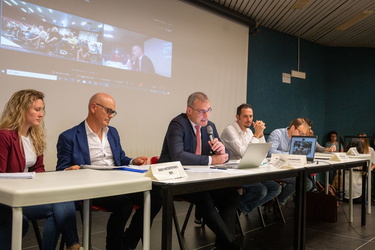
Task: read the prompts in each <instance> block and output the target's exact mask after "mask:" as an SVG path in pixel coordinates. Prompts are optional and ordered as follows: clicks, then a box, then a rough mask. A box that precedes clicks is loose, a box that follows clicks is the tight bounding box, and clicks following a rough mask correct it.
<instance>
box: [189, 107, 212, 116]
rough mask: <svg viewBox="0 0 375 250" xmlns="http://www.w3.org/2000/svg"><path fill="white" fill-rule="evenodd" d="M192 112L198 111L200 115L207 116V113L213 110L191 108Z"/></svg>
mask: <svg viewBox="0 0 375 250" xmlns="http://www.w3.org/2000/svg"><path fill="white" fill-rule="evenodd" d="M190 108H191V109H192V110H195V111H197V112H198V113H199V114H200V115H205V114H206V113H209V112H211V111H212V108H208V109H207V110H205V109H195V108H193V107H190Z"/></svg>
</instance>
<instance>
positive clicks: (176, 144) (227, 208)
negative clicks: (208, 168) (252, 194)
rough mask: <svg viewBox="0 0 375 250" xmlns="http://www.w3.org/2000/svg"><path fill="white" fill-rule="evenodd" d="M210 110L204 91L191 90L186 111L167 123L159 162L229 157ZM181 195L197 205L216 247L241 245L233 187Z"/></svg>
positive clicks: (222, 160) (187, 162)
mask: <svg viewBox="0 0 375 250" xmlns="http://www.w3.org/2000/svg"><path fill="white" fill-rule="evenodd" d="M211 111H212V108H211V106H210V101H209V99H208V97H207V95H206V94H204V93H202V92H195V93H193V94H191V95H190V96H189V98H188V100H187V107H186V113H182V114H180V115H178V116H176V117H175V118H173V119H172V121H171V122H170V123H169V126H168V130H167V133H166V135H165V138H164V143H163V148H162V151H161V154H160V158H159V162H170V161H180V162H181V164H182V165H216V164H222V163H225V162H226V161H228V159H229V153H228V151H227V150H226V149H225V146H224V144H223V143H222V142H221V141H220V139H219V135H218V133H217V130H216V127H215V124H214V123H213V122H211V121H209V116H210V113H211ZM211 130H212V131H211ZM213 152H215V154H214V153H213ZM183 198H184V199H186V200H188V201H189V202H192V203H194V204H195V205H196V207H197V209H198V210H199V211H200V213H201V215H202V218H203V220H204V222H205V223H206V225H207V226H208V227H209V228H210V229H211V230H212V231H213V232H214V233H215V235H216V241H215V246H216V249H218V250H219V249H233V250H236V249H242V248H240V246H239V244H238V243H237V241H236V238H235V221H236V211H237V208H238V203H239V194H238V192H237V190H236V189H235V188H224V189H219V190H211V191H202V192H197V193H192V194H186V195H183Z"/></svg>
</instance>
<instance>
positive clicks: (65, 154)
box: [56, 93, 162, 250]
mask: <svg viewBox="0 0 375 250" xmlns="http://www.w3.org/2000/svg"><path fill="white" fill-rule="evenodd" d="M116 114H117V112H116V103H115V100H114V99H113V98H112V97H111V96H110V95H108V94H105V93H97V94H95V95H94V96H92V97H91V99H90V101H89V104H88V115H87V118H86V120H85V121H83V122H82V123H80V124H79V125H77V126H75V127H73V128H71V129H69V130H67V131H65V132H63V133H62V134H60V136H59V139H58V142H57V158H58V159H57V166H56V169H57V170H77V169H79V168H80V165H99V166H124V165H130V164H132V165H144V164H146V163H147V162H148V157H146V156H140V157H137V158H130V157H128V156H126V155H125V152H124V150H123V149H122V147H121V143H120V136H119V134H118V132H117V130H116V129H115V128H114V127H111V126H109V123H110V121H111V119H112V118H114V117H115V116H116ZM92 203H93V205H95V206H100V207H103V208H105V209H106V210H108V211H110V212H111V215H110V217H109V219H108V223H107V239H106V249H107V250H128V249H135V248H136V247H137V244H138V242H139V240H140V239H141V237H142V232H143V194H142V193H135V194H128V195H118V196H111V197H104V198H98V199H94V200H93V201H92ZM161 204H162V203H161V197H159V196H157V195H154V194H153V193H152V192H151V220H153V219H154V217H155V216H156V214H157V213H158V212H159V210H160V208H161ZM134 205H138V206H139V207H140V209H137V211H136V213H135V214H134V216H133V219H132V221H131V223H130V226H129V227H128V228H127V229H126V231H125V232H124V228H125V225H126V222H127V220H128V219H129V217H130V215H131V213H132V211H133V206H134Z"/></svg>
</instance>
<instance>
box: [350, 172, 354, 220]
mask: <svg viewBox="0 0 375 250" xmlns="http://www.w3.org/2000/svg"><path fill="white" fill-rule="evenodd" d="M353 221H354V219H353V168H350V169H349V222H350V223H352V222H353Z"/></svg>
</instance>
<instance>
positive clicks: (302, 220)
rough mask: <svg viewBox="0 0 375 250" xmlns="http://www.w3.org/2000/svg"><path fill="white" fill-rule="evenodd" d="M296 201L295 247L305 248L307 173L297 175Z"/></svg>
mask: <svg viewBox="0 0 375 250" xmlns="http://www.w3.org/2000/svg"><path fill="white" fill-rule="evenodd" d="M296 178H297V179H296V202H295V211H294V215H295V217H294V249H305V239H306V173H305V171H300V173H299V174H298V176H297V177H296Z"/></svg>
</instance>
